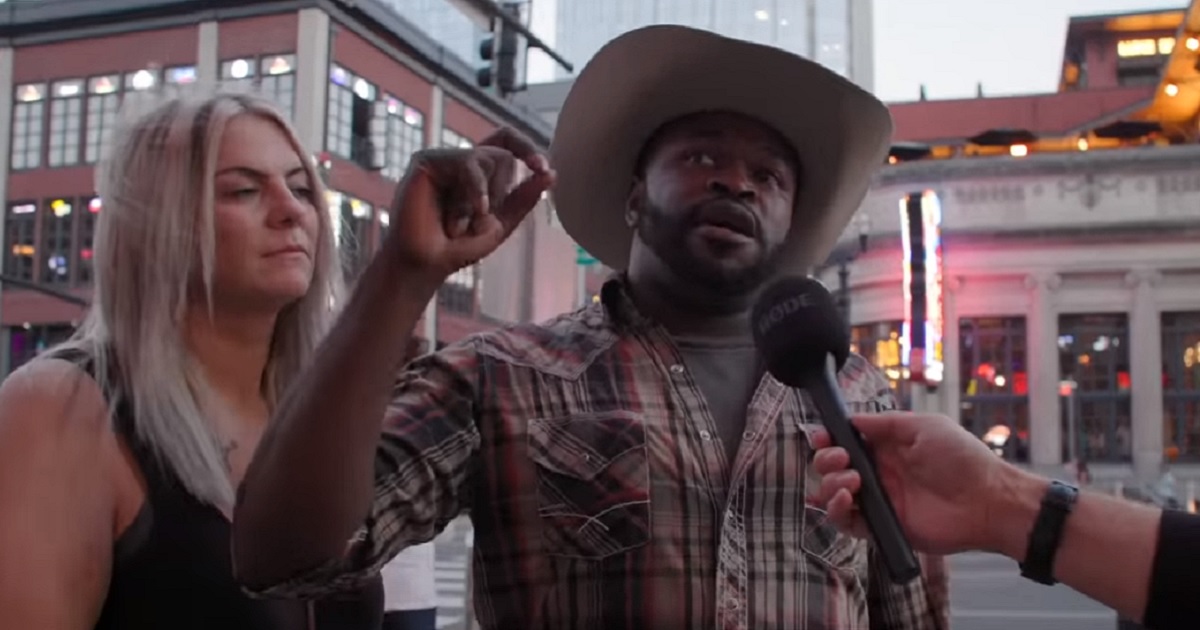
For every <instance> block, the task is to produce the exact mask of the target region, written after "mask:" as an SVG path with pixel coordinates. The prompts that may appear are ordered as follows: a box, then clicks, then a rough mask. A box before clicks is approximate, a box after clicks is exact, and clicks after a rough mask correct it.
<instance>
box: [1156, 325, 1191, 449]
mask: <svg viewBox="0 0 1200 630" xmlns="http://www.w3.org/2000/svg"><path fill="white" fill-rule="evenodd" d="M1162 344H1163V355H1162V356H1163V445H1164V446H1165V447H1166V449H1167V453H1166V454H1167V459H1168V461H1170V460H1171V459H1176V458H1178V459H1179V460H1182V461H1192V462H1195V461H1200V312H1190V313H1163V314H1162Z"/></svg>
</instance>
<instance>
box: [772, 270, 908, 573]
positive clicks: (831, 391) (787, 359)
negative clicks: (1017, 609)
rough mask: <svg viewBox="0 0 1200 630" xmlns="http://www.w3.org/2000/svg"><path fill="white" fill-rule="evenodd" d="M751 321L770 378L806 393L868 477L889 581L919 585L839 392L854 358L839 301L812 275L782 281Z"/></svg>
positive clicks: (864, 499) (864, 503) (863, 504)
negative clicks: (846, 367) (842, 372)
mask: <svg viewBox="0 0 1200 630" xmlns="http://www.w3.org/2000/svg"><path fill="white" fill-rule="evenodd" d="M751 322H752V325H753V327H754V343H755V345H756V346H757V347H758V350H759V352H761V353H762V355H763V357H764V358H765V359H766V363H767V370H769V371H770V372H771V376H774V377H775V379H776V380H778V381H779V382H781V383H783V384H784V385H788V386H790V387H799V388H803V389H804V390H806V391H807V392H808V395H809V397H810V398H811V399H812V401H813V404H814V405H816V407H817V411H819V412H820V414H821V421H822V424H824V425H825V428H826V429H827V430H828V431H829V436H830V438H831V439H832V440H833V443H834V444H836V445H838V446H840V447H842V448H844V449H846V452H847V453H849V454H850V465H851V467H853V468H854V469H855V470H857V471H858V474H859V476H860V477H861V478H862V488H861V489H860V490H859V492H858V504H859V507H860V508H861V509H862V512H863V516H865V517H866V520H867V528H868V529H869V530H870V531H871V537H872V538H873V539H874V540H875V544H876V545H877V546H878V548H879V550H880V553H881V555H882V556H883V562H884V565H885V566H886V567H887V572H888V576H889V577H890V578H891V580H892V582H895V583H897V584H904V583H906V582H909V581H912V580H913V579H915V578H916V577H918V576H919V575H921V567H920V565H919V564H918V563H917V557H916V555H915V554H914V553H913V550H912V545H910V544H909V543H908V539H907V538H905V536H904V531H903V530H901V529H900V521H899V519H897V518H896V511H895V508H893V507H892V502H891V501H890V500H889V499H888V497H887V494H886V493H885V492H884V491H883V484H881V483H880V482H879V475H878V473H876V471H875V464H874V460H873V459H872V457H871V454H870V452H869V451H868V450H867V447H866V444H865V443H864V442H863V439H862V436H861V435H859V433H858V431H857V430H855V429H854V427H853V425H851V424H850V418H849V414H848V413H847V411H846V402H845V400H843V399H842V393H841V390H840V389H839V388H838V384H837V372H838V370H840V369H841V368H842V366H843V365H845V363H846V359H847V358H849V356H850V328H849V326H848V325H847V324H846V323H845V322H844V321H843V320H842V317H841V315H840V314H839V313H838V309H837V305H836V304H835V303H834V300H833V296H832V295H830V293H829V290H828V289H826V288H825V285H823V284H821V283H820V282H818V281H817V280H815V279H813V278H797V277H793V278H783V279H781V280H779V281H777V282H775V283H774V284H772V285H771V286H769V287H768V288H767V289H766V290H765V291H764V292H763V294H762V295H761V296H760V297H759V300H758V303H757V304H755V306H754V312H753V315H752V318H751Z"/></svg>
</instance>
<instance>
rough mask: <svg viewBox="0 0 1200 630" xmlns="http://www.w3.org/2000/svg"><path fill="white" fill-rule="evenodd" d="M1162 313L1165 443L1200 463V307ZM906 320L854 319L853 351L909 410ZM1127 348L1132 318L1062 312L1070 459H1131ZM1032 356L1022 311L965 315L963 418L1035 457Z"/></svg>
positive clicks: (1173, 453)
mask: <svg viewBox="0 0 1200 630" xmlns="http://www.w3.org/2000/svg"><path fill="white" fill-rule="evenodd" d="M1161 317H1162V351H1163V366H1162V380H1163V402H1164V417H1163V418H1162V422H1163V431H1164V443H1165V445H1166V448H1167V449H1168V456H1170V457H1179V458H1181V459H1185V460H1193V461H1200V312H1167V313H1163V314H1162V316H1161ZM900 325H901V323H900V322H885V323H879V324H870V325H864V326H856V327H854V328H853V329H852V339H853V341H852V344H853V345H852V348H853V350H854V351H855V352H858V353H860V354H862V355H863V356H864V357H866V358H867V359H868V360H870V361H871V362H872V363H874V364H875V365H876V366H878V367H879V368H880V369H882V370H883V371H884V372H885V373H886V374H887V375H888V377H889V378H890V379H891V382H892V386H893V387H894V388H895V389H896V393H897V396H898V398H900V399H901V401H902V404H903V405H904V406H906V407H907V406H910V405H911V391H910V388H911V385H910V383H909V381H908V380H907V379H906V378H905V377H906V375H905V373H904V368H903V367H902V365H901V362H900V354H901V353H900V350H901V348H900ZM1129 353H1130V349H1129V319H1128V316H1127V315H1125V314H1123V313H1106V314H1085V315H1062V316H1060V317H1059V320H1058V354H1059V379H1060V382H1061V383H1062V384H1063V388H1062V391H1061V393H1062V394H1063V396H1062V408H1061V423H1062V432H1063V440H1062V442H1063V454H1062V455H1063V459H1064V460H1067V459H1069V458H1070V456H1071V455H1072V454H1074V455H1076V456H1079V457H1082V458H1085V459H1088V460H1092V461H1129V460H1130V459H1131V457H1132V440H1131V436H1132V416H1131V400H1130V389H1131V385H1132V378H1131V375H1130V371H1129ZM1027 358H1028V338H1027V335H1026V321H1025V318H1024V317H1000V318H961V319H960V320H959V366H958V368H959V375H960V386H961V392H960V393H961V410H960V417H961V420H962V422H963V424H964V426H966V427H967V428H968V429H970V430H971V431H972V432H974V433H975V434H976V435H979V436H980V437H982V438H985V439H987V440H988V441H989V442H991V443H993V444H997V445H998V446H997V447H996V448H997V449H998V450H1000V451H1001V452H1002V453H1003V454H1005V455H1006V456H1008V457H1010V458H1012V459H1014V460H1017V461H1027V460H1028V457H1029V397H1028V394H1029V382H1028V365H1027ZM1068 394H1069V395H1068ZM1072 436H1073V440H1074V449H1072V448H1071V446H1072V445H1071V442H1072Z"/></svg>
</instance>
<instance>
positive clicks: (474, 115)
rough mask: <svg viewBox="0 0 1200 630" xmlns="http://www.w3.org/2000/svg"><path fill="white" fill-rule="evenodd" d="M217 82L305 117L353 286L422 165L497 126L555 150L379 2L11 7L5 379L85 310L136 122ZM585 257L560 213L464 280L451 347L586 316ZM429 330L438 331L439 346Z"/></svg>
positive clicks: (1, 60)
mask: <svg viewBox="0 0 1200 630" xmlns="http://www.w3.org/2000/svg"><path fill="white" fill-rule="evenodd" d="M217 82H220V84H222V85H224V86H225V87H226V88H228V89H245V90H253V91H257V92H259V93H262V94H265V95H267V96H269V97H271V98H273V99H275V101H276V102H277V103H278V104H279V105H280V106H281V107H282V108H283V109H284V110H285V111H286V112H289V113H290V114H291V117H292V120H293V121H294V123H295V126H296V128H297V130H298V132H299V135H300V138H301V140H302V141H303V142H304V143H305V146H306V147H308V148H310V149H311V150H312V151H313V152H314V157H315V159H317V160H318V162H319V164H320V165H321V167H322V172H323V173H324V174H325V176H326V183H327V184H328V186H329V189H330V202H331V204H330V205H331V211H332V212H333V213H334V214H335V215H336V216H337V218H338V219H339V221H338V222H337V224H338V226H339V242H340V245H341V247H342V251H343V256H344V258H345V260H346V262H347V267H348V269H349V271H350V272H351V273H352V274H353V273H354V272H356V271H358V270H360V269H361V268H362V266H363V264H364V263H365V262H366V261H367V260H368V259H369V256H370V255H371V253H372V252H373V251H374V249H375V248H376V247H377V246H378V244H379V242H380V237H381V235H382V234H383V233H384V231H385V230H386V229H387V226H388V214H387V210H386V208H387V204H388V203H389V202H390V200H391V198H392V195H393V191H394V188H395V185H396V181H397V179H398V178H399V177H400V175H401V174H402V173H403V172H404V170H405V168H406V166H407V162H408V159H409V157H410V156H411V155H412V153H413V152H414V151H416V150H418V149H421V148H423V147H429V146H439V145H448V146H470V145H471V144H472V143H473V142H476V141H478V140H479V139H480V138H482V137H483V136H484V135H486V134H487V133H489V132H490V131H491V130H492V129H494V128H495V127H496V126H497V125H510V126H514V127H516V128H518V129H520V130H521V131H523V132H524V133H526V134H528V135H529V136H531V137H532V138H534V139H535V140H536V141H537V142H539V143H541V144H543V145H546V144H548V142H549V138H550V133H551V132H550V128H549V126H548V125H547V124H546V123H545V122H544V121H543V120H542V119H541V118H540V117H538V116H536V115H534V114H532V113H530V112H528V111H526V110H524V109H522V108H519V107H516V106H514V105H512V104H510V103H508V102H506V101H505V100H502V99H499V98H497V97H496V96H494V95H493V94H492V93H490V92H486V91H483V90H481V89H480V88H478V87H477V86H476V84H475V68H471V67H468V66H467V65H466V64H465V63H464V62H462V61H461V60H460V59H459V58H458V57H455V56H454V55H450V54H447V53H446V51H445V50H444V49H443V48H442V47H441V46H439V45H438V44H437V42H434V41H432V40H431V39H430V38H429V37H427V36H426V35H425V34H423V33H422V32H420V31H419V30H417V29H415V28H414V27H413V26H412V25H411V23H410V22H409V21H407V20H405V19H404V18H403V17H402V16H400V15H397V14H396V13H395V12H393V10H391V9H390V8H388V6H387V5H385V4H384V3H382V2H377V1H376V0H357V1H354V2H349V1H334V0H310V1H297V0H289V1H280V0H240V1H236V2H234V1H230V2H207V1H185V0H102V1H96V0H42V1H39V2H10V3H0V200H3V201H4V212H3V220H2V226H3V229H2V230H0V233H2V234H3V237H4V249H3V252H4V255H3V257H2V258H3V261H2V263H0V264H2V265H3V267H2V270H3V273H4V274H5V275H6V276H8V277H9V278H11V279H12V282H10V283H7V284H6V285H5V286H4V290H3V292H2V298H0V324H2V326H3V330H2V335H0V336H2V340H0V341H2V343H0V374H4V373H7V371H8V370H9V369H11V368H12V367H15V366H16V365H19V364H20V363H22V362H24V361H26V360H28V359H29V358H30V357H31V356H32V355H33V354H34V353H36V352H37V351H38V350H39V349H41V348H44V347H45V346H46V345H47V344H51V343H54V342H55V341H57V340H59V339H61V338H63V337H64V336H65V335H68V334H69V333H70V331H71V330H72V328H73V326H74V325H75V323H77V322H78V320H79V319H80V318H81V316H82V314H83V307H81V306H80V305H78V304H75V303H72V302H71V301H68V300H64V299H59V298H56V297H53V296H52V295H48V294H46V293H45V292H37V291H30V290H26V289H25V288H23V286H22V284H23V283H33V284H35V285H37V286H38V287H43V288H46V289H49V290H51V291H58V292H60V293H62V294H64V295H66V296H74V297H76V298H82V299H83V300H86V299H87V297H88V293H89V290H90V289H89V286H90V283H91V276H92V269H91V244H92V232H93V229H94V226H95V222H96V217H97V215H98V214H99V213H101V212H103V200H101V199H98V198H96V196H95V192H94V181H93V180H94V168H95V164H96V162H97V160H98V159H99V158H100V156H101V155H102V154H103V151H104V148H105V146H106V143H107V142H108V139H109V134H110V133H111V131H112V129H113V127H114V125H115V124H116V123H117V121H118V120H119V118H118V117H119V115H120V111H121V108H122V107H123V106H125V105H130V104H131V103H133V104H135V102H136V99H139V98H146V95H147V94H151V93H153V92H154V91H156V90H160V89H175V88H178V89H188V87H189V86H206V85H211V84H214V83H217ZM574 254H575V252H574V245H573V243H572V242H571V240H570V239H569V237H567V236H566V234H565V233H564V232H562V230H561V229H560V228H559V227H558V226H557V224H556V222H555V221H554V217H553V211H552V208H550V207H549V204H548V203H545V204H543V207H541V208H539V209H537V210H536V211H535V216H533V217H531V219H530V220H529V221H527V222H526V223H525V224H524V225H523V226H522V228H521V229H519V230H518V232H517V233H516V234H514V236H513V238H512V239H511V240H510V241H509V242H508V243H506V244H505V246H504V247H503V248H502V249H501V250H500V251H498V252H497V253H496V254H495V255H493V256H491V257H489V258H488V259H487V260H485V261H483V262H482V263H480V264H479V265H477V266H475V267H473V268H469V269H465V270H463V271H461V272H459V273H458V274H456V275H455V276H454V277H452V278H450V279H449V281H448V282H447V283H446V285H445V286H444V287H443V289H442V291H441V294H440V296H439V300H438V308H437V330H438V332H437V337H438V340H439V342H441V343H446V342H452V341H455V340H457V339H459V338H461V337H463V336H464V335H466V334H469V333H470V332H473V331H476V330H480V329H483V328H486V327H489V326H494V325H496V324H497V323H498V322H504V321H512V320H528V319H540V318H543V317H547V316H549V315H551V314H554V313H557V312H561V311H563V310H566V309H569V308H571V307H572V306H573V304H574V302H575V294H576V289H575V287H574V282H575V273H574V268H573V267H574ZM426 330H427V329H426Z"/></svg>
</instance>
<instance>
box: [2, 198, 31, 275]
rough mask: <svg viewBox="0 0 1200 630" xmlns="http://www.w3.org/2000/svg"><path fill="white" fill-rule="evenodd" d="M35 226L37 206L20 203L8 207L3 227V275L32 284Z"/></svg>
mask: <svg viewBox="0 0 1200 630" xmlns="http://www.w3.org/2000/svg"><path fill="white" fill-rule="evenodd" d="M36 226H37V204H35V203H28V202H22V203H14V204H11V205H9V206H8V218H7V220H6V221H5V225H4V255H5V260H4V273H5V274H7V275H10V276H12V277H14V278H16V279H18V280H25V281H26V282H33V266H34V260H35V258H34V254H35V253H36V252H37V245H36V244H35V243H34V241H33V236H34V229H35V228H36Z"/></svg>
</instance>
